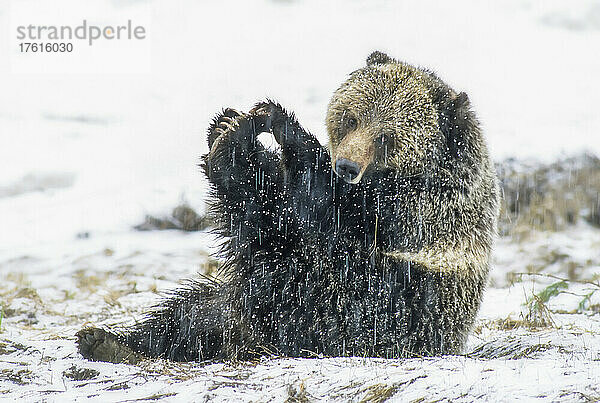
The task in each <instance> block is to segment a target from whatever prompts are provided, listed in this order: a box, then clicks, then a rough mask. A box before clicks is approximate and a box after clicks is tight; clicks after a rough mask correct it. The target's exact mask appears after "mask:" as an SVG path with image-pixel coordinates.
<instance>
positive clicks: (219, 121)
mask: <svg viewBox="0 0 600 403" xmlns="http://www.w3.org/2000/svg"><path fill="white" fill-rule="evenodd" d="M241 116H242V114H241V113H240V112H238V111H236V110H235V109H232V108H226V109H224V110H223V112H221V113H219V114H218V115H217V116H215V118H214V119H213V121H212V123H211V124H210V126H209V127H208V149H209V150H210V149H211V148H212V146H213V144H214V142H215V140H216V139H217V138H218V137H219V136H221V135H222V134H223V133H224V131H225V130H226V128H227V126H224V125H223V124H224V123H225V124H231V123H232V122H233V121H235V120H236V119H237V118H239V117H241Z"/></svg>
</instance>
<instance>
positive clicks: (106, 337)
mask: <svg viewBox="0 0 600 403" xmlns="http://www.w3.org/2000/svg"><path fill="white" fill-rule="evenodd" d="M219 293H220V287H219V286H218V285H217V284H209V283H200V282H189V283H188V284H187V285H186V286H184V287H181V288H179V289H176V290H174V291H173V292H172V293H171V295H170V296H169V297H168V298H166V299H165V300H163V301H162V302H161V303H160V304H159V305H158V306H157V308H155V309H154V310H153V311H151V312H150V313H148V314H147V316H146V318H145V319H144V320H142V321H141V322H139V323H137V324H135V325H134V326H132V327H131V328H128V329H123V330H122V331H121V330H119V331H116V332H112V331H108V330H104V329H98V328H85V329H82V330H81V331H79V332H78V333H77V338H78V341H77V344H78V346H79V352H80V353H81V354H82V355H83V356H84V357H85V358H87V359H90V360H95V361H108V362H115V363H121V362H125V363H137V362H139V361H140V360H141V359H143V358H144V357H148V358H166V359H169V360H173V361H206V360H211V359H218V358H223V357H222V354H223V353H222V352H223V312H222V310H223V307H222V306H221V304H220V302H219V301H220V300H219V299H218V295H219Z"/></svg>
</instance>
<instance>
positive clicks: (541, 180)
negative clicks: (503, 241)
mask: <svg viewBox="0 0 600 403" xmlns="http://www.w3.org/2000/svg"><path fill="white" fill-rule="evenodd" d="M496 171H497V173H498V178H499V179H500V184H501V187H502V191H503V195H504V197H503V200H502V204H501V212H500V222H499V225H498V226H499V230H500V234H501V235H514V236H517V237H525V236H527V234H528V233H529V231H531V230H532V229H534V230H541V231H560V230H563V229H565V228H566V227H568V226H570V225H574V224H577V223H578V222H579V220H582V219H583V220H585V221H586V222H588V223H590V224H591V225H595V226H599V227H600V159H599V158H597V157H596V156H594V155H591V154H582V155H577V156H571V157H567V158H562V159H560V160H558V161H556V162H553V163H550V164H542V163H522V162H519V161H516V160H514V159H507V160H505V161H502V162H500V163H497V164H496Z"/></svg>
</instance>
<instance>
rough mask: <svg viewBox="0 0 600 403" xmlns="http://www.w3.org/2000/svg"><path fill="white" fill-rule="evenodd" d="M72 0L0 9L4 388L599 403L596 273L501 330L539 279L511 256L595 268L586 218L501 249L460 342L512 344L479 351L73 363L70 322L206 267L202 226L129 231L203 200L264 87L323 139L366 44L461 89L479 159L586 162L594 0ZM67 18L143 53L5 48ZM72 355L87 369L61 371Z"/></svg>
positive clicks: (138, 395) (118, 310)
mask: <svg viewBox="0 0 600 403" xmlns="http://www.w3.org/2000/svg"><path fill="white" fill-rule="evenodd" d="M49 4H51V6H50V5H49ZM81 4H82V3H81V2H77V1H75V0H58V1H54V2H51V3H49V2H43V1H42V0H23V1H19V2H17V1H16V0H9V1H8V2H2V3H0V27H2V29H1V30H0V32H1V33H0V88H1V89H2V90H1V92H0V94H1V95H0V160H1V161H2V168H1V169H0V216H1V217H2V225H1V229H0V296H1V298H2V299H1V300H0V301H1V302H2V306H3V310H4V311H5V312H6V311H7V310H10V315H8V314H6V315H5V317H3V319H2V322H1V325H0V326H1V327H0V399H16V400H26V401H39V400H44V399H46V400H51V401H53V400H64V401H71V400H83V399H86V398H91V400H96V401H123V400H133V399H142V398H146V399H147V398H151V397H157V398H158V397H162V399H163V400H173V401H187V400H194V401H197V400H210V399H215V400H218V401H256V400H260V401H267V400H275V401H281V400H284V399H285V398H288V397H290V396H295V398H297V399H299V400H302V398H303V396H305V397H306V398H308V399H309V400H312V399H323V400H338V401H348V400H353V401H359V400H360V399H363V398H371V399H375V398H376V397H377V396H379V397H381V396H385V395H386V393H388V394H389V395H390V396H392V399H393V400H398V401H409V400H415V399H425V400H437V399H447V400H459V401H471V400H475V399H478V398H483V399H486V400H493V401H514V400H533V399H540V400H547V401H554V400H586V399H587V400H594V399H599V398H600V390H599V389H598V386H597V384H598V383H599V381H600V354H599V351H600V341H599V340H600V338H599V337H598V334H599V332H600V323H599V322H600V321H599V315H598V313H595V314H594V313H593V311H589V310H587V311H583V312H579V311H577V306H578V304H579V302H580V301H581V299H582V298H583V296H584V295H586V294H587V293H589V292H590V290H593V286H592V285H590V284H584V283H573V284H572V285H571V286H570V287H569V290H568V291H569V293H565V294H560V295H559V296H557V297H555V298H552V299H551V300H550V301H549V303H548V306H549V307H550V308H551V310H553V311H555V312H559V311H560V312H564V313H554V314H553V315H552V319H553V320H554V322H555V323H554V327H551V328H548V329H528V328H526V327H520V328H516V329H504V328H502V327H501V326H497V323H498V321H501V320H505V319H507V318H511V319H514V320H517V319H519V318H521V317H522V315H525V314H526V311H527V309H526V306H524V305H523V304H524V303H526V301H528V298H530V297H531V296H532V295H533V294H534V293H536V292H539V291H540V290H542V289H543V288H544V287H546V286H548V285H550V284H552V283H554V282H556V281H557V280H556V279H554V278H548V277H544V276H542V275H523V276H522V277H523V278H522V281H520V282H514V275H515V273H529V272H530V271H531V270H529V269H528V267H529V268H530V269H531V268H535V270H534V271H536V272H538V271H540V272H541V273H542V274H551V275H556V276H559V277H567V275H566V274H565V273H566V271H565V270H566V269H565V267H567V266H568V265H569V264H571V265H572V266H573V267H575V270H579V271H580V272H582V277H583V278H585V279H588V280H590V281H592V280H593V279H594V278H595V279H596V280H595V281H597V279H598V273H600V252H599V251H600V231H598V229H595V228H591V227H587V226H579V227H575V228H571V229H569V230H567V231H564V232H560V233H536V234H534V235H533V236H532V238H530V239H527V240H526V241H522V242H518V241H516V240H513V239H508V238H502V239H500V240H499V241H498V243H497V246H496V251H495V256H494V265H493V270H492V273H491V279H490V287H489V288H488V290H487V292H486V294H485V300H484V303H483V306H482V309H481V312H480V315H479V319H478V322H477V324H476V330H477V331H475V332H474V333H473V335H472V337H471V338H470V340H469V349H471V350H473V349H476V348H477V347H478V346H486V345H487V346H491V347H489V348H488V350H489V351H508V353H507V355H505V356H499V357H497V358H477V357H469V356H455V357H440V358H428V359H410V360H402V361H400V360H381V359H367V358H318V359H268V360H267V359H265V360H264V361H262V362H260V363H258V364H257V365H250V364H213V365H209V366H201V365H197V364H175V363H169V362H164V361H154V362H148V363H144V364H143V365H141V366H127V365H114V364H106V363H93V362H88V361H85V360H83V359H82V358H81V357H80V356H79V355H78V353H77V351H76V348H75V343H74V340H75V339H74V334H75V332H76V331H77V330H79V329H80V328H81V327H82V326H84V325H85V324H91V323H93V324H95V325H99V324H108V325H110V324H116V323H123V322H124V321H128V320H132V319H131V318H139V317H140V315H141V313H142V312H143V308H144V307H147V306H149V305H150V304H152V303H154V302H155V301H156V298H157V292H158V293H160V292H163V291H166V290H168V289H171V288H173V287H175V286H176V285H177V284H178V282H179V281H180V280H181V279H184V278H189V277H193V276H194V275H195V274H196V273H198V272H204V271H205V269H206V265H207V264H208V260H207V259H208V258H207V256H208V255H209V254H210V253H211V252H213V251H214V250H215V246H216V245H215V244H216V241H215V239H214V237H212V236H211V235H209V234H207V233H204V232H200V233H180V232H178V231H157V232H138V231H134V230H133V229H132V227H133V226H134V225H136V224H139V223H141V222H142V221H143V219H144V216H145V214H157V215H161V214H162V215H166V214H168V212H169V211H170V209H172V208H173V207H174V206H175V205H177V204H179V203H181V202H182V201H186V202H188V203H189V204H190V205H192V206H193V207H194V208H196V209H197V210H199V211H202V210H203V209H204V199H205V197H206V182H205V180H204V178H203V176H202V174H201V172H200V170H199V169H198V168H197V166H196V164H197V163H198V162H199V156H200V155H201V154H203V153H205V152H206V143H205V139H204V133H205V128H206V127H207V126H208V123H209V121H210V119H211V117H212V116H213V115H214V114H215V113H216V112H217V111H219V110H220V109H221V108H222V107H224V106H232V107H235V108H238V109H241V110H247V109H248V108H249V107H250V106H251V105H252V104H253V103H255V102H257V101H259V100H263V99H265V98H266V97H271V98H273V99H276V100H277V101H279V102H281V103H282V104H283V105H284V106H285V107H287V108H289V109H291V110H294V111H295V112H296V114H297V116H298V119H299V121H300V122H302V124H303V125H304V126H305V127H307V128H309V129H310V130H311V131H312V132H313V133H315V134H316V135H317V136H318V137H319V139H320V140H321V141H326V137H325V128H324V115H325V110H326V107H327V103H328V101H329V97H330V95H331V94H332V93H333V91H334V90H335V88H337V86H338V85H339V84H340V83H341V82H342V81H343V80H344V79H345V77H346V76H347V74H348V73H350V72H351V71H353V70H354V69H356V68H358V67H359V66H362V65H363V64H364V60H365V58H366V56H367V55H368V54H369V53H370V52H371V51H372V50H374V49H379V50H383V51H386V52H388V53H389V54H390V55H392V56H394V57H397V58H400V59H402V60H405V61H407V62H409V63H413V64H418V65H423V66H426V67H428V68H431V69H433V70H435V71H436V72H437V73H438V74H439V75H440V76H441V77H442V79H444V80H445V81H447V82H448V83H449V84H451V85H452V86H453V87H454V88H456V89H457V90H462V91H465V92H467V94H469V98H470V99H471V102H472V104H473V105H474V108H475V110H476V111H477V113H478V116H479V118H480V120H481V121H482V124H483V127H484V129H485V132H486V136H487V139H488V142H489V145H490V149H491V152H492V154H493V156H494V158H495V159H496V160H500V159H502V158H504V157H508V156H516V157H519V158H536V159H541V160H552V159H554V158H555V157H557V156H559V155H562V154H564V153H572V152H577V151H580V150H587V151H591V152H594V153H596V154H597V155H598V154H600V137H598V132H599V129H600V114H598V113H597V112H596V105H598V104H600V80H599V79H598V77H597V72H598V71H600V56H598V52H596V51H594V49H596V48H597V45H598V43H600V23H599V21H600V20H599V17H598V16H599V15H600V14H599V10H600V8H599V7H598V4H597V3H596V2H595V1H593V0H578V1H566V0H564V1H559V0H552V1H545V2H543V3H539V2H534V1H530V0H509V1H504V2H495V3H493V4H489V3H487V2H477V1H474V0H472V1H467V0H458V1H453V2H434V1H429V0H428V1H420V2H417V1H406V2H393V1H391V0H377V1H371V2H366V1H349V2H345V1H342V0H335V1H331V2H318V1H317V0H305V1H293V0H289V1H285V0H277V1H275V0H271V1H267V0H262V1H258V2H244V1H241V0H240V1H229V2H215V3H206V2H197V1H192V0H185V1H180V2H167V1H159V0H155V1H152V0H138V1H128V2H117V1H111V0H94V1H92V2H86V5H85V8H84V6H82V5H81ZM53 18H55V19H53ZM84 18H86V19H88V20H89V21H90V22H94V23H98V24H100V23H112V21H115V20H118V21H119V22H120V21H123V20H127V19H132V20H134V21H140V22H142V23H143V24H145V25H146V26H147V32H148V37H147V39H146V40H145V42H144V43H143V44H142V43H138V45H140V46H141V47H140V48H139V49H137V48H135V46H128V47H123V48H118V49H117V50H115V53H114V54H111V53H110V52H111V50H110V49H109V48H107V47H106V46H104V47H103V46H102V45H100V44H98V47H97V48H95V49H97V52H98V53H97V54H95V53H92V52H91V51H90V49H82V51H81V53H77V52H74V53H73V54H71V55H70V59H69V60H68V61H65V59H60V58H57V57H54V56H56V55H41V54H38V55H28V56H27V57H25V56H24V55H20V54H19V53H18V51H17V46H16V41H15V34H14V32H15V31H14V26H15V25H21V24H25V25H26V24H29V23H38V21H39V22H40V23H47V24H55V23H63V22H65V23H69V24H79V23H80V22H81V20H82V19H84ZM59 20H60V21H59ZM55 21H57V22H55ZM86 46H87V45H86ZM94 46H96V45H94ZM123 46H125V45H123ZM131 52H133V53H131ZM95 55H104V56H108V57H104V58H99V57H93V56H95ZM132 55H133V56H132ZM49 56H53V57H49ZM18 68H22V69H25V68H26V69H25V70H26V71H28V72H24V71H25V70H19V69H18ZM61 69H62V70H61ZM552 253H553V255H552ZM549 254H551V255H552V256H566V257H562V258H558V259H557V260H555V261H552V260H548V255H549ZM580 274H581V273H580ZM590 287H592V288H590ZM599 294H600V292H598V293H595V294H594V295H592V299H591V301H590V304H591V305H593V304H598V303H599V302H600V301H599ZM514 340H518V342H515V341H514ZM507 346H508V347H511V346H513V348H512V349H511V348H508V347H507ZM532 346H533V347H534V348H529V350H527V349H528V347H532ZM536 346H543V347H539V348H538V347H536ZM488 350H486V351H488ZM73 365H75V366H76V367H77V368H89V369H93V370H96V371H98V372H99V374H98V375H97V376H96V377H93V378H91V379H88V380H74V379H71V378H68V377H67V376H66V375H65V373H68V372H64V371H66V370H68V369H69V368H71V367H72V366H73ZM19 374H20V375H19Z"/></svg>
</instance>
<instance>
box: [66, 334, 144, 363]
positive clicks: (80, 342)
mask: <svg viewBox="0 0 600 403" xmlns="http://www.w3.org/2000/svg"><path fill="white" fill-rule="evenodd" d="M76 336H77V346H78V347H79V352H80V353H81V355H82V356H83V357H84V358H87V359H88V360H92V361H105V362H113V363H115V364H120V363H126V364H137V363H138V362H140V361H142V360H143V359H144V357H143V356H142V355H141V354H138V353H136V352H134V351H133V350H131V349H130V348H129V347H127V346H126V345H124V344H121V343H120V342H119V341H118V339H117V336H115V335H114V334H112V333H109V332H107V331H106V330H103V329H98V328H95V327H87V328H85V329H81V330H80V331H79V332H77V334H76Z"/></svg>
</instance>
